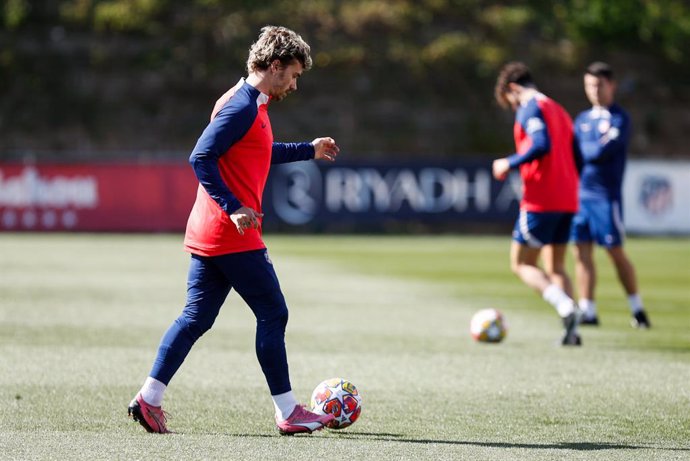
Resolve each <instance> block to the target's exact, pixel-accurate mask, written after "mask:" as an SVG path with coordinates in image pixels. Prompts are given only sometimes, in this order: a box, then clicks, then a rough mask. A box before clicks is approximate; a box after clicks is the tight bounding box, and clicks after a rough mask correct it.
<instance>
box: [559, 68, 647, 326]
mask: <svg viewBox="0 0 690 461" xmlns="http://www.w3.org/2000/svg"><path fill="white" fill-rule="evenodd" d="M584 86H585V94H586V95H587V99H589V102H590V103H591V104H592V108H591V109H589V110H587V111H585V112H582V113H581V114H580V115H578V116H577V118H576V119H575V139H576V141H577V148H578V150H579V155H580V156H581V162H580V163H581V164H582V168H581V173H580V209H579V211H578V213H577V215H575V218H574V219H573V226H572V240H573V242H574V243H575V275H576V280H577V287H578V293H579V296H580V299H579V305H580V308H581V309H582V310H583V311H584V317H583V320H582V323H584V324H592V325H597V324H598V323H599V319H598V317H597V311H596V304H595V298H594V290H595V286H596V267H595V265H594V257H593V253H594V251H593V248H594V243H595V242H596V243H597V244H598V245H601V246H603V247H604V248H606V251H607V252H608V254H609V256H610V258H611V261H613V265H614V266H615V268H616V272H617V274H618V279H619V280H620V282H621V284H622V285H623V288H624V289H625V292H626V294H627V295H628V303H629V304H630V310H631V312H632V315H633V318H632V324H633V326H635V327H639V328H649V326H650V323H649V319H648V317H647V314H646V313H645V310H644V309H643V307H642V299H641V298H640V295H639V293H638V288H637V278H636V276H635V268H634V266H633V265H632V263H631V262H630V259H628V257H627V255H626V254H625V251H624V250H623V239H624V237H625V229H624V227H623V205H622V194H621V188H622V184H623V173H624V170H625V162H626V157H627V150H628V140H629V138H630V118H629V117H628V114H627V113H626V112H625V111H624V110H623V109H622V108H621V107H620V106H619V105H618V104H616V103H615V101H614V98H615V91H616V82H615V80H614V78H613V70H612V69H611V67H610V66H609V65H608V64H606V63H603V62H595V63H592V64H590V65H589V66H588V67H587V70H586V71H585V75H584Z"/></svg>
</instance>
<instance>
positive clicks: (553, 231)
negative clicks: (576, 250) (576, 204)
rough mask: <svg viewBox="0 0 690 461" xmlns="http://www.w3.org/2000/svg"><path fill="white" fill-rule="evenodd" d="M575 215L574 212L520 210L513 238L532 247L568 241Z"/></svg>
mask: <svg viewBox="0 0 690 461" xmlns="http://www.w3.org/2000/svg"><path fill="white" fill-rule="evenodd" d="M573 215H574V213H563V212H551V211H549V212H532V211H524V210H520V216H518V219H517V221H516V222H515V227H514V228H513V240H515V241H516V242H518V243H520V244H521V245H527V246H529V247H532V248H541V247H542V246H544V245H550V244H564V243H568V239H569V237H570V224H571V223H572V220H573Z"/></svg>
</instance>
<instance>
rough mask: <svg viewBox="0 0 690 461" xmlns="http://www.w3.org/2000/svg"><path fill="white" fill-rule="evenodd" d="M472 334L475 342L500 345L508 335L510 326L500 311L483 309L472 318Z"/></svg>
mask: <svg viewBox="0 0 690 461" xmlns="http://www.w3.org/2000/svg"><path fill="white" fill-rule="evenodd" d="M470 334H471V335H472V338H473V339H474V340H475V341H479V342H483V343H500V342H501V341H503V339H504V338H505V337H506V335H507V334H508V324H507V323H506V320H505V318H504V317H503V314H502V313H501V311H499V310H498V309H482V310H480V311H479V312H477V313H476V314H474V315H473V316H472V321H471V322H470Z"/></svg>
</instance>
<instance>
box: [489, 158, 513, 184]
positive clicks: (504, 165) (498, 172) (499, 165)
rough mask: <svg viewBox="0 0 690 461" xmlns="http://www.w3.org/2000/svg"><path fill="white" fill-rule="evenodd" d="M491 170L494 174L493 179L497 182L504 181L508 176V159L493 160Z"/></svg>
mask: <svg viewBox="0 0 690 461" xmlns="http://www.w3.org/2000/svg"><path fill="white" fill-rule="evenodd" d="M492 170H493V173H494V178H496V179H498V180H499V181H503V180H505V179H506V177H507V176H508V172H509V171H510V163H508V159H507V158H499V159H496V160H494V163H493V165H492Z"/></svg>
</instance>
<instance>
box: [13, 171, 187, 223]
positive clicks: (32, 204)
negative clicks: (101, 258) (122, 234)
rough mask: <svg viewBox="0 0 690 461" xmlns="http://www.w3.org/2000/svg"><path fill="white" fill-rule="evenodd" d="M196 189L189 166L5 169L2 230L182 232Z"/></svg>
mask: <svg viewBox="0 0 690 461" xmlns="http://www.w3.org/2000/svg"><path fill="white" fill-rule="evenodd" d="M197 184H198V183H197V181H196V178H195V177H194V173H193V171H192V169H191V168H190V167H189V165H187V164H186V163H151V164H147V163H129V164H121V163H118V164H76V165H75V164H70V165H59V164H55V165H43V164H40V165H31V166H28V165H18V164H0V230H5V231H22V230H32V231H69V230H78V231H158V232H160V231H180V230H184V228H185V225H186V223H187V216H188V215H189V211H190V210H191V208H192V205H193V203H194V198H195V196H196V188H197Z"/></svg>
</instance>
